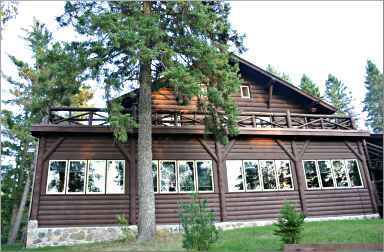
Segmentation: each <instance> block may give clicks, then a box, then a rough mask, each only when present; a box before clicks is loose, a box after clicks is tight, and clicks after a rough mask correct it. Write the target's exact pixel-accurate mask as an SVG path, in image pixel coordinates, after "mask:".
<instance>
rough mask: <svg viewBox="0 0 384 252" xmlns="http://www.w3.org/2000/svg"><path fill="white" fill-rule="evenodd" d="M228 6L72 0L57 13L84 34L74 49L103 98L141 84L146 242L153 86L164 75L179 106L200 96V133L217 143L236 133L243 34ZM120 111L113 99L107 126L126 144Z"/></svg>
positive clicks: (144, 235) (150, 225)
mask: <svg viewBox="0 0 384 252" xmlns="http://www.w3.org/2000/svg"><path fill="white" fill-rule="evenodd" d="M229 11H230V8H229V4H228V3H224V2H222V1H209V2H200V1H153V2H149V1H140V2H139V1H130V2H116V1H113V2H112V1H110V2H100V1H70V2H67V3H66V5H65V13H64V15H63V16H61V17H59V18H58V21H59V23H60V24H61V25H62V26H66V25H73V26H74V28H75V29H76V30H77V32H78V33H80V34H82V35H85V36H87V38H89V40H87V41H82V42H80V43H79V45H80V46H79V51H82V52H86V53H87V54H88V62H89V69H90V71H91V73H92V77H93V78H96V79H103V80H104V83H105V89H106V94H107V98H109V94H110V90H113V89H114V90H121V88H122V87H126V86H127V85H129V84H130V83H132V82H138V84H139V106H138V110H139V111H138V112H139V113H138V114H139V120H138V144H137V146H138V164H137V165H138V169H137V170H138V193H139V221H138V231H139V234H138V239H139V240H149V239H152V238H153V236H154V233H155V203H154V194H153V180H152V171H151V160H152V118H151V90H152V88H153V84H155V83H158V82H159V80H162V82H161V83H165V85H167V86H169V87H170V88H171V89H172V90H173V92H174V93H175V94H176V95H177V97H178V98H180V99H179V100H181V101H182V104H186V103H188V101H189V100H190V99H191V98H192V97H193V96H196V97H198V100H199V110H200V112H203V113H205V114H206V117H205V126H206V127H205V128H206V131H207V132H210V133H213V135H214V136H215V139H216V140H217V141H220V142H222V143H226V142H228V135H234V134H237V133H238V129H237V127H236V119H237V116H238V109H237V106H236V105H235V103H234V100H233V99H232V98H231V94H232V93H233V92H235V91H238V89H239V86H240V83H241V81H240V78H239V76H238V64H236V62H234V60H233V59H231V55H232V54H231V51H230V48H234V49H236V50H235V51H237V52H241V51H242V50H243V49H244V48H243V46H242V36H239V35H238V34H237V33H236V31H234V30H233V29H232V28H231V26H230V24H229V20H228V15H229ZM230 60H232V61H233V64H230ZM112 65H113V66H112ZM201 85H204V86H206V88H201ZM204 90H207V91H204ZM121 110H122V107H121V106H120V104H118V103H117V104H116V103H115V104H112V106H111V107H110V124H111V126H112V127H113V128H114V132H115V137H116V138H117V140H119V141H125V140H126V139H127V128H129V127H132V125H135V122H134V121H133V119H132V117H131V116H130V115H129V114H122V113H121Z"/></svg>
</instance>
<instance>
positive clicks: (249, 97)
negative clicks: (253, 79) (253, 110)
mask: <svg viewBox="0 0 384 252" xmlns="http://www.w3.org/2000/svg"><path fill="white" fill-rule="evenodd" d="M244 87H245V88H247V90H248V96H245V95H244V93H243V88H244ZM240 96H241V98H242V99H251V89H250V87H249V85H240Z"/></svg>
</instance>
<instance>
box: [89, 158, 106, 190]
mask: <svg viewBox="0 0 384 252" xmlns="http://www.w3.org/2000/svg"><path fill="white" fill-rule="evenodd" d="M90 161H104V162H105V167H104V192H89V191H88V178H89V176H88V172H89V164H90V163H91V162H90ZM107 162H108V161H107V160H103V159H90V160H87V173H86V174H87V177H86V183H85V194H106V193H107V166H108V163H107Z"/></svg>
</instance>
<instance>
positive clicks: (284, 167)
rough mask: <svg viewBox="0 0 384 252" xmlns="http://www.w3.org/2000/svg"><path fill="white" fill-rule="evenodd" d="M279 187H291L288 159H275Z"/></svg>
mask: <svg viewBox="0 0 384 252" xmlns="http://www.w3.org/2000/svg"><path fill="white" fill-rule="evenodd" d="M275 164H276V172H277V177H278V179H279V188H280V189H292V188H293V184H292V174H291V165H290V162H289V161H288V160H275Z"/></svg>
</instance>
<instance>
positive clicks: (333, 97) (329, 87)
mask: <svg viewBox="0 0 384 252" xmlns="http://www.w3.org/2000/svg"><path fill="white" fill-rule="evenodd" d="M325 98H326V99H327V100H328V101H329V102H330V103H331V104H332V105H333V106H334V107H335V108H336V113H337V114H341V115H346V114H352V110H353V108H352V106H351V102H352V94H351V92H350V91H349V90H348V89H347V86H346V85H345V84H344V83H343V82H341V81H340V80H338V79H337V78H336V77H335V76H334V75H332V74H328V79H327V81H326V82H325Z"/></svg>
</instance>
